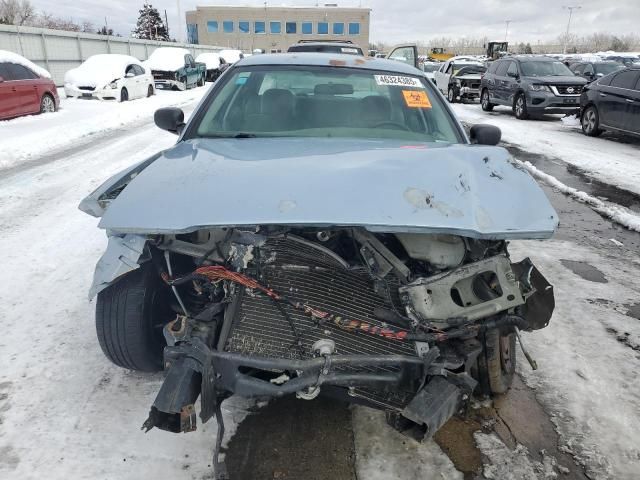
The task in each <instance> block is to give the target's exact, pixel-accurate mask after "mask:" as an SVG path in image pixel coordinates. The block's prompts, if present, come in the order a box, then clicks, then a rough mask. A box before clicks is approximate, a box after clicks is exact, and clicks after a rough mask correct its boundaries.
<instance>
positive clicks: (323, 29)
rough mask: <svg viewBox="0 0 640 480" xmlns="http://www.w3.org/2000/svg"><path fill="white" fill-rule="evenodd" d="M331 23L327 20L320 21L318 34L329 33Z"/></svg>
mask: <svg viewBox="0 0 640 480" xmlns="http://www.w3.org/2000/svg"><path fill="white" fill-rule="evenodd" d="M328 34H329V24H328V23H327V22H318V35H328Z"/></svg>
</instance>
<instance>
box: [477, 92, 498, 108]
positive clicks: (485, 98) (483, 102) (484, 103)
mask: <svg viewBox="0 0 640 480" xmlns="http://www.w3.org/2000/svg"><path fill="white" fill-rule="evenodd" d="M489 100H490V97H489V89H488V88H485V89H484V90H482V94H481V95H480V106H481V107H482V110H484V111H485V112H490V111H492V110H493V107H495V105H494V104H493V103H491V102H490V101H489Z"/></svg>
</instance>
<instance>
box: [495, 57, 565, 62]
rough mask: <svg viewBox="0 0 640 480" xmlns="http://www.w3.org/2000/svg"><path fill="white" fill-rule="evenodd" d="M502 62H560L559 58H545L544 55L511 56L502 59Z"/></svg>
mask: <svg viewBox="0 0 640 480" xmlns="http://www.w3.org/2000/svg"><path fill="white" fill-rule="evenodd" d="M500 60H519V61H521V62H523V61H527V62H559V61H560V60H558V59H557V58H553V57H545V56H544V55H511V56H509V57H502V58H501V59H500Z"/></svg>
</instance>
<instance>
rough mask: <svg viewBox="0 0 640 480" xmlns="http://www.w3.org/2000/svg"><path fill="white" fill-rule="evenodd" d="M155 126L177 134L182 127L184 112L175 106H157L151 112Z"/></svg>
mask: <svg viewBox="0 0 640 480" xmlns="http://www.w3.org/2000/svg"><path fill="white" fill-rule="evenodd" d="M153 121H154V122H155V124H156V126H157V127H159V128H161V129H162V130H166V131H167V132H171V133H175V134H176V135H179V134H180V133H181V132H182V129H183V128H184V125H185V123H184V112H183V111H182V110H181V109H179V108H175V107H166V108H159V109H158V110H156V112H155V113H154V114H153Z"/></svg>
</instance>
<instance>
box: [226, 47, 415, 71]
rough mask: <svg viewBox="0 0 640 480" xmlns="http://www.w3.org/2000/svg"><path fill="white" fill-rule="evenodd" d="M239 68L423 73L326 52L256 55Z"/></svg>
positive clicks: (397, 64)
mask: <svg viewBox="0 0 640 480" xmlns="http://www.w3.org/2000/svg"><path fill="white" fill-rule="evenodd" d="M236 65H237V66H242V67H248V66H255V65H308V66H322V67H327V66H330V67H351V68H361V69H364V70H382V71H386V72H394V73H405V74H410V75H416V74H420V75H422V74H423V72H422V71H420V70H418V69H417V68H415V67H413V66H412V65H407V64H406V63H404V62H400V61H398V60H387V59H385V58H375V57H361V56H359V55H345V54H342V53H324V52H318V53H316V52H292V53H276V54H269V55H254V56H251V57H249V58H244V59H242V60H241V61H239V62H237V63H236Z"/></svg>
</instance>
